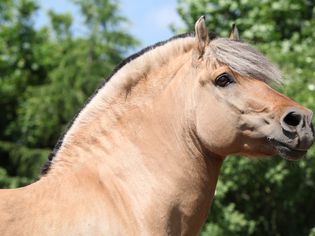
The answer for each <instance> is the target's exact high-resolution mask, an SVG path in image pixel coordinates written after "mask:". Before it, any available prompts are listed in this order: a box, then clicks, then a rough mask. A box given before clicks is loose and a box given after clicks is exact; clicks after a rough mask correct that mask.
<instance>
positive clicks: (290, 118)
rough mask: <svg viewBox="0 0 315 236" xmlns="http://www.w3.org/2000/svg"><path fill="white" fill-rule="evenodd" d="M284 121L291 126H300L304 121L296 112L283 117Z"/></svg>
mask: <svg viewBox="0 0 315 236" xmlns="http://www.w3.org/2000/svg"><path fill="white" fill-rule="evenodd" d="M283 121H284V123H285V124H286V125H289V126H298V125H299V124H300V123H301V121H302V115H301V114H299V113H298V112H296V111H291V112H289V113H288V114H286V115H285V116H284V117H283Z"/></svg>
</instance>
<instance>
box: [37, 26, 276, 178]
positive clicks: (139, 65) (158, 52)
mask: <svg viewBox="0 0 315 236" xmlns="http://www.w3.org/2000/svg"><path fill="white" fill-rule="evenodd" d="M209 38H210V40H211V41H210V43H209V47H208V49H207V51H206V52H205V55H204V56H205V57H206V58H207V60H208V61H209V63H210V64H218V63H219V64H225V65H228V66H229V67H230V68H231V69H232V70H234V71H235V72H237V73H238V74H240V75H242V76H249V77H253V78H257V79H260V80H263V81H265V82H275V83H279V82H281V73H280V72H279V70H278V69H277V68H276V67H275V66H273V65H272V64H271V63H270V62H269V61H268V60H267V59H266V58H265V57H264V56H263V55H262V54H261V53H259V52H258V51H257V50H255V49H254V48H253V47H251V46H250V45H248V44H246V43H242V42H239V41H235V40H229V39H223V38H217V37H216V35H215V34H214V33H212V32H211V33H209ZM195 43H196V42H195V34H194V33H185V34H180V35H177V36H175V37H172V38H170V39H168V40H166V41H161V42H158V43H156V44H154V45H152V46H149V47H147V48H144V49H143V50H141V51H139V52H137V53H135V54H133V55H131V56H129V57H128V58H126V59H125V60H123V61H122V62H121V63H120V64H119V65H118V66H117V67H116V68H115V69H114V70H113V72H112V73H111V74H110V75H109V76H108V77H107V78H106V79H105V80H103V81H102V83H101V84H100V86H99V87H98V88H97V90H96V91H95V93H94V94H93V95H92V96H91V97H90V98H89V99H88V100H87V102H86V103H85V105H84V106H83V108H82V109H81V110H80V111H79V112H78V113H77V114H76V115H75V117H74V118H73V119H72V121H71V122H70V123H69V125H68V127H67V129H66V130H65V132H64V133H63V135H62V136H61V137H60V138H59V140H58V141H57V144H56V146H55V147H54V149H53V151H52V152H51V154H50V155H49V157H48V160H47V162H46V163H45V165H44V166H43V168H42V171H41V175H42V176H43V175H45V174H47V173H48V172H49V170H50V168H51V166H52V163H53V161H54V159H55V157H56V155H57V153H58V151H59V150H60V148H61V147H62V146H63V144H64V142H65V140H66V139H67V137H68V136H71V134H69V133H71V130H72V128H73V126H74V125H75V124H76V123H77V120H78V119H81V118H82V116H83V115H82V114H83V113H87V112H83V111H85V110H87V108H88V107H89V106H90V104H91V103H92V101H94V100H96V99H97V97H99V96H97V95H98V94H100V91H102V94H105V95H106V99H108V100H111V99H113V98H115V96H116V95H117V94H119V93H122V92H124V93H126V96H127V95H128V92H129V90H130V89H131V88H132V87H133V86H135V85H136V84H137V83H138V82H139V81H140V80H141V79H143V78H142V77H143V75H145V73H146V71H147V70H150V67H152V66H163V64H164V63H165V60H166V57H170V56H173V55H176V54H179V53H183V52H186V51H189V50H191V49H192V48H194V47H195ZM103 99H104V98H103ZM95 109H96V108H95Z"/></svg>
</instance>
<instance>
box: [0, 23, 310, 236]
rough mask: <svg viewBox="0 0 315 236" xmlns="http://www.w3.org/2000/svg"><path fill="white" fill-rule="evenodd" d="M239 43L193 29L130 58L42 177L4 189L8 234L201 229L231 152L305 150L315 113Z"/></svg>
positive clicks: (293, 153)
mask: <svg viewBox="0 0 315 236" xmlns="http://www.w3.org/2000/svg"><path fill="white" fill-rule="evenodd" d="M279 83H282V75H281V73H280V71H279V69H277V67H276V66H274V65H273V64H272V63H270V62H269V61H268V60H267V59H266V57H265V56H263V55H262V54H261V53H260V52H258V51H257V50H256V49H254V48H253V47H252V46H250V45H249V44H247V43H245V42H242V41H240V39H239V35H238V30H237V28H236V27H235V26H234V27H233V28H232V31H231V33H230V36H229V37H227V38H221V37H218V36H216V35H214V34H213V33H209V32H208V29H207V28H206V25H205V18H204V17H201V18H199V20H198V21H197V22H196V23H195V31H194V32H193V33H189V34H184V35H180V36H177V37H174V38H172V39H170V40H168V41H165V42H161V43H157V44H156V45H154V46H152V47H149V48H147V49H144V50H143V51H141V52H139V53H137V54H135V55H133V56H131V57H129V58H127V59H126V60H125V61H123V62H122V64H121V65H119V66H118V67H117V68H116V69H115V70H114V72H113V73H112V75H111V76H110V79H109V80H108V81H107V82H106V83H104V84H102V85H101V87H100V88H99V89H98V90H97V92H96V93H95V94H94V95H93V96H92V98H91V99H90V100H89V101H88V102H87V104H86V105H85V106H84V108H83V109H82V110H81V111H80V112H79V114H78V115H77V116H76V118H75V119H74V121H73V122H72V124H71V125H70V127H69V129H68V130H67V132H66V133H65V135H64V136H63V137H62V138H61V140H60V141H59V142H58V144H57V146H56V148H55V149H54V151H53V152H52V155H51V156H50V158H49V160H48V164H46V165H45V168H44V170H43V173H42V175H41V177H40V178H39V180H38V181H36V182H35V183H33V184H31V185H29V186H26V187H21V188H17V189H11V190H9V189H3V190H1V191H0V235H2V236H4V235H10V236H11V235H197V234H198V233H199V231H200V229H201V227H202V225H203V223H204V221H205V219H206V217H207V215H208V211H209V209H210V206H211V203H212V200H213V197H214V192H215V188H216V183H217V179H218V176H219V173H220V167H221V165H222V163H223V161H224V160H225V158H226V157H227V156H228V155H231V154H240V155H245V156H248V157H261V158H264V157H268V156H274V155H278V156H281V157H283V158H285V159H289V160H298V159H300V158H302V157H303V156H304V155H305V154H306V152H307V150H308V149H309V148H310V146H311V145H312V142H313V139H314V129H313V126H312V124H311V120H312V112H311V111H310V110H308V109H307V108H304V107H302V106H301V105H299V104H297V103H295V102H294V101H292V100H290V99H289V98H287V97H285V96H284V95H282V94H280V93H278V92H276V91H275V90H274V89H272V88H271V85H272V84H279Z"/></svg>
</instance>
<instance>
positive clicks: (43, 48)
mask: <svg viewBox="0 0 315 236" xmlns="http://www.w3.org/2000/svg"><path fill="white" fill-rule="evenodd" d="M74 2H75V4H77V5H78V7H79V8H80V9H81V14H82V17H83V18H84V19H85V25H84V26H83V27H84V30H85V34H84V36H81V37H79V36H74V35H73V32H72V22H73V19H72V16H71V15H70V14H67V13H66V14H58V13H55V12H53V11H51V10H50V11H49V12H48V16H49V17H50V21H51V22H50V26H46V27H43V28H41V29H38V30H37V29H35V28H34V17H35V14H36V12H37V11H38V10H39V6H38V4H37V1H36V0H17V1H15V0H5V1H1V2H0V23H1V26H0V38H1V41H0V71H1V74H0V108H1V116H0V187H18V186H22V185H26V184H29V183H31V182H32V181H33V180H34V179H35V178H36V177H37V176H38V174H39V170H40V167H41V166H42V165H43V163H44V162H45V160H46V159H47V156H48V154H49V150H52V148H53V146H54V145H55V143H56V141H57V139H58V137H59V136H60V134H61V133H62V130H64V129H65V127H66V126H67V123H68V122H69V121H70V120H71V119H72V117H73V116H74V115H75V113H77V112H78V111H79V109H80V107H82V105H83V104H84V102H85V101H86V99H87V98H88V96H90V95H91V94H92V93H93V91H94V90H95V88H96V87H97V85H98V84H99V83H100V82H101V81H102V80H103V79H104V77H105V76H106V75H108V74H109V73H110V72H111V71H112V69H113V67H114V66H115V65H117V64H118V63H119V62H120V61H121V60H122V59H123V57H124V56H125V53H126V52H127V50H128V49H130V47H132V46H134V45H136V44H137V41H136V40H135V39H134V38H132V37H131V36H130V35H129V34H128V33H126V32H125V31H124V28H123V26H124V24H125V23H126V19H125V18H123V17H121V16H120V15H118V6H117V4H116V3H115V2H113V1H109V0H89V1H74ZM92 7H93V8H92ZM91 10H93V11H91ZM17 176H23V177H17Z"/></svg>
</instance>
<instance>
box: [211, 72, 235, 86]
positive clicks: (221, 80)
mask: <svg viewBox="0 0 315 236" xmlns="http://www.w3.org/2000/svg"><path fill="white" fill-rule="evenodd" d="M231 83H234V79H233V77H232V76H230V75H229V74H227V73H224V74H222V75H219V76H218V77H217V78H216V80H215V85H216V86H219V87H226V86H228V85H229V84H231Z"/></svg>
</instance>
